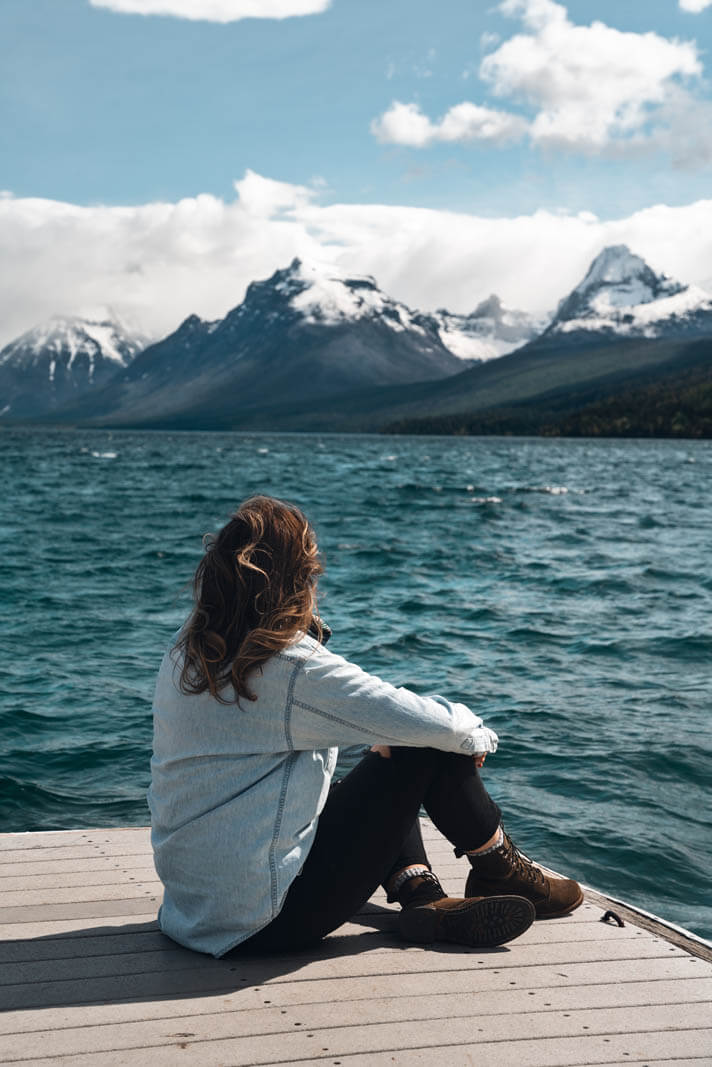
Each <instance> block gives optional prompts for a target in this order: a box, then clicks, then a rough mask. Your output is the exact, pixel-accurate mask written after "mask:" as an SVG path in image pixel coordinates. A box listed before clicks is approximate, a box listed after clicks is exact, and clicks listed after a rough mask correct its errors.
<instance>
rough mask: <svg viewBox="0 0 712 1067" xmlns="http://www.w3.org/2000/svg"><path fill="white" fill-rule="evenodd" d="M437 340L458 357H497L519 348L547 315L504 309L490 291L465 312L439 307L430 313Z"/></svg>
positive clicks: (543, 324)
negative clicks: (471, 308) (460, 312)
mask: <svg viewBox="0 0 712 1067" xmlns="http://www.w3.org/2000/svg"><path fill="white" fill-rule="evenodd" d="M430 318H432V319H433V320H434V321H435V322H436V324H437V328H438V333H439V335H440V340H441V341H442V343H443V344H444V345H445V347H446V348H449V349H450V351H451V352H454V354H455V355H456V356H459V357H460V359H465V360H479V361H484V360H487V359H497V358H499V356H505V355H506V354H507V353H508V352H513V351H514V349H516V348H520V347H521V346H522V345H525V344H526V343H527V342H528V341H531V340H532V339H533V338H534V337H538V336H539V334H540V333H541V332H542V331H543V330H544V329H545V328H546V325H547V323H548V322H549V317H544V318H542V317H541V316H537V315H531V314H529V313H528V312H526V311H515V310H514V309H513V308H506V307H504V306H503V305H502V302H501V300H500V299H499V297H498V296H495V295H494V293H493V294H492V296H489V297H487V299H486V300H483V301H482V302H481V303H480V304H478V305H477V307H476V308H475V310H474V311H472V312H471V313H470V314H469V315H455V314H453V313H452V312H450V311H446V310H445V309H444V308H439V309H438V311H436V312H434V313H433V315H432V316H430Z"/></svg>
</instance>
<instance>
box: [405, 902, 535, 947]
mask: <svg viewBox="0 0 712 1067" xmlns="http://www.w3.org/2000/svg"><path fill="white" fill-rule="evenodd" d="M535 918H536V913H535V911H534V907H533V905H532V904H531V902H530V901H528V900H526V899H525V898H524V897H518V896H499V897H493V896H492V897H485V898H482V897H477V898H475V899H465V900H463V899H461V898H460V897H441V898H440V899H439V900H435V901H432V902H431V903H429V904H420V905H414V906H412V907H405V908H403V911H402V912H401V913H400V915H399V917H398V929H399V932H400V935H401V937H402V938H403V939H404V940H405V941H417V942H419V943H421V944H429V943H430V942H432V941H452V942H454V943H455V944H456V945H469V946H470V948H490V947H493V946H495V945H503V944H504V943H505V941H511V940H512V939H513V938H515V937H519V935H520V934H523V933H524V931H525V930H528V929H529V927H530V926H531V924H532V923H533V922H534V919H535Z"/></svg>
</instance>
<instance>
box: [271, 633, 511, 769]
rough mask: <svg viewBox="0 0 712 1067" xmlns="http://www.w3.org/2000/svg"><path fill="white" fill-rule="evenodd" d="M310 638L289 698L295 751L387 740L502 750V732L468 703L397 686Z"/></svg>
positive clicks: (457, 749) (467, 752) (467, 750)
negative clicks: (499, 742) (499, 738)
mask: <svg viewBox="0 0 712 1067" xmlns="http://www.w3.org/2000/svg"><path fill="white" fill-rule="evenodd" d="M307 641H309V643H310V646H311V647H310V649H309V650H308V651H307V650H306V649H305V651H307V655H306V657H305V658H303V659H302V660H301V664H300V666H299V668H296V666H295V671H294V674H293V677H292V686H291V698H290V700H289V713H288V720H289V724H288V731H289V735H290V740H291V744H292V745H293V747H294V748H295V749H298V750H300V749H301V750H303V749H319V748H323V747H325V746H329V747H330V746H337V747H340V746H344V745H350V744H359V743H360V744H377V743H381V744H391V745H405V746H411V747H415V748H426V747H430V748H438V749H442V750H443V751H445V752H458V753H463V754H465V755H471V754H473V753H476V752H495V751H496V749H497V735H496V734H495V733H494V731H493V730H490V729H488V728H487V727H486V726H485V725H484V724H483V722H482V719H481V718H480V717H479V716H478V715H475V714H474V712H472V711H471V710H470V709H469V708H468V707H466V705H464V704H457V703H453V702H451V701H449V700H446V699H445V698H444V697H440V696H433V697H421V696H418V695H417V694H416V693H413V692H411V691H410V690H408V689H403V688H396V687H395V686H393V685H389V683H388V682H384V681H382V680H381V679H380V678H377V677H376V676H375V675H372V674H367V673H366V672H365V671H362V670H361V669H360V667H357V666H356V665H355V664H353V663H349V662H348V661H347V660H345V659H343V658H342V657H341V656H337V655H334V654H333V653H332V652H329V651H327V650H326V649H324V648H322V647H321V646H319V645H318V644H317V643H316V642H313V643H312V642H311V641H310V639H307ZM300 644H301V647H302V648H303V647H304V645H305V644H306V642H301V643H300Z"/></svg>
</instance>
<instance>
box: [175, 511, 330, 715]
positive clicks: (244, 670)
mask: <svg viewBox="0 0 712 1067" xmlns="http://www.w3.org/2000/svg"><path fill="white" fill-rule="evenodd" d="M206 540H207V544H206V552H205V555H204V556H203V558H202V560H201V561H200V563H199V564H198V569H197V571H196V572H195V578H194V579H193V595H194V599H195V606H194V608H193V612H192V614H191V616H190V618H189V619H188V621H187V623H186V625H185V626H184V628H183V631H182V633H181V636H180V638H179V640H178V642H177V645H176V648H177V650H178V651H179V652H180V653H182V658H183V666H182V670H181V675H180V688H181V690H182V691H183V692H184V693H204V692H206V691H207V692H209V693H210V694H211V696H213V697H215V698H216V699H217V700H219V701H220V702H221V703H224V704H228V703H233V700H228V699H226V698H225V695H224V693H223V692H222V691H223V690H224V689H225V687H226V686H227V685H228V683H232V688H233V689H234V691H235V697H234V700H237V699H239V698H240V697H246V698H247V699H248V700H255V699H256V697H255V695H254V694H253V693H252V692H251V690H250V688H249V686H248V684H247V676H248V674H250V672H251V671H253V670H254V669H255V668H257V667H261V666H262V664H263V663H265V662H266V660H268V659H269V657H270V656H272V655H274V653H275V652H279V651H280V649H282V648H285V647H286V646H287V645H289V644H291V643H292V642H293V640H294V638H295V637H296V636H297V634H298V633H299V632H300V631H304V632H306V631H307V630H308V629H309V627H310V625H311V623H312V618H313V615H314V610H315V594H316V581H317V578H318V576H319V575H320V574H321V572H322V569H323V568H322V565H321V563H320V561H319V558H318V550H317V545H316V538H315V537H314V532H313V530H312V528H311V526H310V525H309V522H308V521H307V519H306V518H305V516H304V515H303V514H302V512H301V511H300V510H299V508H296V507H294V505H292V504H287V503H285V502H284V501H282V500H276V499H275V498H274V497H269V496H253V497H250V499H249V500H245V501H244V503H242V504H241V505H240V507H239V508H238V510H237V511H236V512H235V513H234V515H232V516H231V517H230V521H229V522H228V523H227V525H226V526H223V528H222V530H220V532H219V533H218V534H217V535H215V536H214V537H210V538H208V539H206ZM317 627H318V621H317Z"/></svg>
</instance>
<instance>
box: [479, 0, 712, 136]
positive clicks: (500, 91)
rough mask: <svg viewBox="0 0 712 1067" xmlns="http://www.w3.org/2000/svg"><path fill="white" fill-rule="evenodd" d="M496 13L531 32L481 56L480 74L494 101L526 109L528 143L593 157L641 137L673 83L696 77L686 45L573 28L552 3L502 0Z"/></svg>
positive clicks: (693, 53)
mask: <svg viewBox="0 0 712 1067" xmlns="http://www.w3.org/2000/svg"><path fill="white" fill-rule="evenodd" d="M501 10H502V11H503V12H504V13H505V14H508V15H520V16H521V18H522V19H523V21H524V23H525V25H526V26H527V27H529V28H530V29H531V30H533V31H534V32H533V33H529V34H516V35H515V36H514V37H512V38H510V39H509V40H508V41H505V42H504V43H503V44H502V45H500V47H499V48H498V49H497V50H496V51H495V52H492V53H490V55H488V56H485V58H484V59H483V61H482V64H481V66H480V74H481V76H482V78H483V79H484V80H485V81H486V82H488V83H489V84H490V86H491V87H492V90H493V92H494V93H495V95H497V96H503V97H514V98H516V99H518V100H522V101H524V102H526V103H527V104H530V105H532V106H533V107H534V109H535V117H534V120H533V122H532V125H531V127H530V135H531V138H532V140H533V141H534V142H535V143H540V144H554V145H559V146H564V147H568V148H579V149H584V150H592V149H593V150H599V149H601V148H604V147H605V146H606V145H608V144H610V143H612V142H614V141H616V140H617V139H620V138H628V137H631V136H635V135H639V136H640V135H642V136H645V135H646V132H647V130H648V128H649V124H650V123H651V122H652V123H654V122H655V118H656V109H658V108H660V106H661V105H663V104H664V103H665V102H666V100H667V99H668V98H669V96H670V94H671V92H674V91H675V90H677V89H678V84H679V83H678V82H676V81H675V79H680V78H683V79H685V78H694V77H698V76H699V75H700V74H701V73H702V65H701V63H700V60H699V57H698V54H697V48H696V46H695V44H694V43H692V42H689V41H678V40H667V39H666V38H665V37H660V36H659V35H658V34H656V33H630V32H623V31H621V30H617V29H614V28H613V27H611V26H607V25H605V23H603V22H598V21H595V22H593V23H591V25H590V26H576V25H574V24H573V23H572V22H571V21H570V20H569V18H568V16H567V12H566V8H565V7H564V6H563V5H562V4H557V3H554V2H553V0H504V3H503V4H502V5H501ZM678 91H679V90H678Z"/></svg>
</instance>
